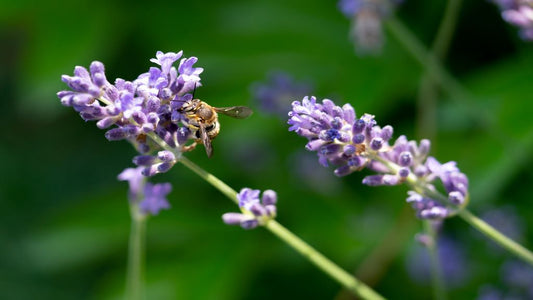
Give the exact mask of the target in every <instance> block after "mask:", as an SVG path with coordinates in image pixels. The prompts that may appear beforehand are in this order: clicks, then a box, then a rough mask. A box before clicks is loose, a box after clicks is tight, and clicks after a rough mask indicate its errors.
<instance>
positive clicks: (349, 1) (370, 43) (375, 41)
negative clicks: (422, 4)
mask: <svg viewBox="0 0 533 300" xmlns="http://www.w3.org/2000/svg"><path fill="white" fill-rule="evenodd" d="M400 2H401V1H389V0H377V1H376V0H340V1H339V2H338V7H339V10H340V11H341V12H342V13H343V14H344V15H345V16H346V17H347V18H349V19H350V20H352V26H351V29H350V39H351V40H352V41H353V43H354V45H355V49H356V51H357V52H358V53H359V54H361V55H366V54H379V53H380V52H381V48H382V47H383V40H384V37H383V29H382V20H383V19H384V18H386V17H387V16H388V15H389V14H390V12H391V10H392V8H393V6H395V5H397V4H399V3H400Z"/></svg>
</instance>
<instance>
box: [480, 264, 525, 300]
mask: <svg viewBox="0 0 533 300" xmlns="http://www.w3.org/2000/svg"><path fill="white" fill-rule="evenodd" d="M500 277H501V281H502V283H503V287H502V288H501V289H498V288H496V287H494V286H492V285H485V286H483V287H481V288H480V290H479V295H478V298H477V299H478V300H493V299H494V300H502V299H533V267H531V266H530V265H528V264H526V263H524V262H522V261H516V260H508V261H506V262H504V263H503V265H502V267H501V269H500Z"/></svg>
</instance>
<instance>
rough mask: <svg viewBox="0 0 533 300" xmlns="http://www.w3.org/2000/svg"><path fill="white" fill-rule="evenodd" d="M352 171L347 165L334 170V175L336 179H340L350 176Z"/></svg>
mask: <svg viewBox="0 0 533 300" xmlns="http://www.w3.org/2000/svg"><path fill="white" fill-rule="evenodd" d="M353 171H354V170H353V169H352V168H350V166H349V165H344V166H340V167H338V168H337V169H335V171H334V174H335V175H336V176H338V177H342V176H346V175H349V174H351V173H352V172H353Z"/></svg>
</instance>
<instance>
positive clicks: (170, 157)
mask: <svg viewBox="0 0 533 300" xmlns="http://www.w3.org/2000/svg"><path fill="white" fill-rule="evenodd" d="M157 158H159V159H160V160H161V161H165V162H170V161H174V160H176V156H174V153H172V152H170V151H168V150H163V151H159V152H157Z"/></svg>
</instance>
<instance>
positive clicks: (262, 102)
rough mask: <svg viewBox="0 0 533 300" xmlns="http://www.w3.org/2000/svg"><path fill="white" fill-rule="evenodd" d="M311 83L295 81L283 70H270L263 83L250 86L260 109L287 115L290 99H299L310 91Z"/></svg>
mask: <svg viewBox="0 0 533 300" xmlns="http://www.w3.org/2000/svg"><path fill="white" fill-rule="evenodd" d="M311 89H312V87H311V85H310V84H308V83H305V82H295V81H294V79H293V78H292V77H291V76H290V75H289V74H287V73H284V72H272V73H270V74H269V75H268V77H267V82H265V83H254V84H253V85H252V87H251V91H252V97H253V101H254V102H256V103H257V105H258V106H259V107H260V109H261V110H262V111H263V112H265V113H269V114H273V115H277V116H280V117H281V118H285V117H287V111H288V110H289V108H290V105H291V103H292V101H294V100H295V99H301V98H302V97H303V96H305V95H307V94H309V92H311Z"/></svg>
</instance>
